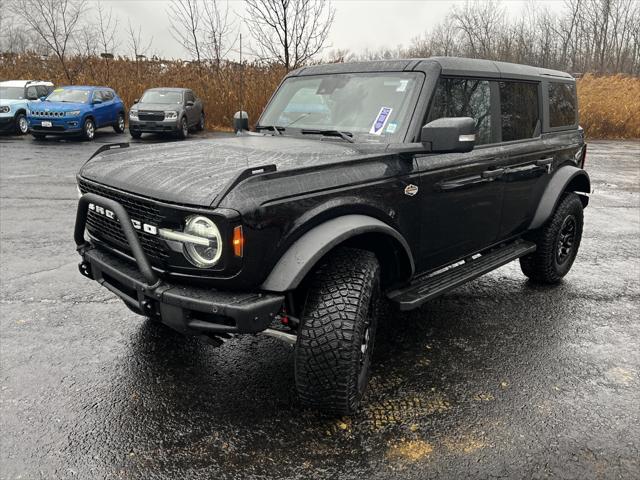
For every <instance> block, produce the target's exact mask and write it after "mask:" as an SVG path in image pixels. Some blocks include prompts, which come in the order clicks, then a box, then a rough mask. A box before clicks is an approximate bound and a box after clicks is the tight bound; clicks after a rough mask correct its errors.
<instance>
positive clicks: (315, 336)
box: [295, 248, 380, 415]
mask: <svg viewBox="0 0 640 480" xmlns="http://www.w3.org/2000/svg"><path fill="white" fill-rule="evenodd" d="M306 297H307V298H306V302H305V305H304V308H303V314H302V318H301V323H300V327H299V329H298V339H297V343H296V349H295V378H296V388H297V390H298V395H299V397H300V400H301V402H302V403H303V404H304V405H305V406H309V407H313V408H316V409H319V410H322V411H325V412H327V413H331V414H338V415H348V414H351V413H353V412H354V411H355V410H356V409H357V407H358V405H359V403H360V400H361V398H362V395H363V394H364V392H365V390H366V386H367V383H368V380H369V371H370V366H371V354H372V351H373V344H374V339H375V333H376V326H377V321H378V307H379V300H380V264H379V263H378V260H377V258H376V257H375V255H374V254H373V253H371V252H367V251H364V250H355V249H349V248H341V249H339V250H336V251H335V252H334V253H332V254H330V255H329V256H327V257H326V258H325V259H324V260H322V262H321V264H320V266H319V267H318V268H317V269H316V270H315V272H314V273H313V274H312V277H311V279H310V284H309V288H308V291H307V296H306Z"/></svg>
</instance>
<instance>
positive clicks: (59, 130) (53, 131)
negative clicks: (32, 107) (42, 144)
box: [27, 116, 82, 135]
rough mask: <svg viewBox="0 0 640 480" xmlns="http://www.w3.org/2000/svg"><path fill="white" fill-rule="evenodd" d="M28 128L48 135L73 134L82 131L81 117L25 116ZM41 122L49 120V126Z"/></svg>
mask: <svg viewBox="0 0 640 480" xmlns="http://www.w3.org/2000/svg"><path fill="white" fill-rule="evenodd" d="M27 119H28V121H29V128H30V129H31V131H32V132H37V133H46V134H49V135H64V134H75V133H80V132H81V131H82V119H81V118H80V117H55V118H46V117H44V118H41V117H31V116H29V117H27ZM42 122H49V123H50V124H51V126H50V127H44V126H43V125H42Z"/></svg>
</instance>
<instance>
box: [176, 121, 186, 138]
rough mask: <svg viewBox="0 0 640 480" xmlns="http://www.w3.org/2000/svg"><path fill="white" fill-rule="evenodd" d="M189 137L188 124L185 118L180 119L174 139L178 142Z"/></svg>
mask: <svg viewBox="0 0 640 480" xmlns="http://www.w3.org/2000/svg"><path fill="white" fill-rule="evenodd" d="M188 136H189V124H188V123H187V118H186V117H182V120H180V125H179V126H178V131H177V132H176V137H178V138H179V139H180V140H184V139H185V138H187V137H188Z"/></svg>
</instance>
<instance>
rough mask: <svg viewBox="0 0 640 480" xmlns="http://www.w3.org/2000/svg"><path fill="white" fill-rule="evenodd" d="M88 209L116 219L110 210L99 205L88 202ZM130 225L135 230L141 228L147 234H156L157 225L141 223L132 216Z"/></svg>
mask: <svg viewBox="0 0 640 480" xmlns="http://www.w3.org/2000/svg"><path fill="white" fill-rule="evenodd" d="M89 210H91V211H92V212H95V213H97V214H99V215H103V216H105V217H107V218H110V219H111V220H117V219H116V216H115V214H114V213H113V212H112V211H111V210H109V209H107V208H104V207H101V206H100V205H95V204H93V203H90V204H89ZM131 225H133V228H135V229H136V230H142V231H143V232H145V233H148V234H149V235H157V234H158V227H156V226H155V225H149V224H148V223H142V222H141V221H140V220H134V219H133V218H132V219H131Z"/></svg>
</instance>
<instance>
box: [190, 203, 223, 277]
mask: <svg viewBox="0 0 640 480" xmlns="http://www.w3.org/2000/svg"><path fill="white" fill-rule="evenodd" d="M184 233H188V234H189V235H194V236H196V237H202V238H204V239H207V240H209V245H197V244H195V243H185V244H184V255H185V257H187V259H188V260H189V261H190V262H191V263H193V264H194V265H195V266H196V267H199V268H208V267H213V266H214V265H215V264H216V263H218V260H220V256H221V255H222V237H221V235H220V230H218V227H216V224H215V223H213V222H212V221H211V220H209V219H208V218H207V217H202V216H199V215H195V216H192V217H189V218H187V222H186V225H185V227H184Z"/></svg>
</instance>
